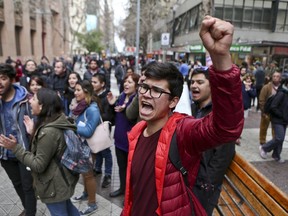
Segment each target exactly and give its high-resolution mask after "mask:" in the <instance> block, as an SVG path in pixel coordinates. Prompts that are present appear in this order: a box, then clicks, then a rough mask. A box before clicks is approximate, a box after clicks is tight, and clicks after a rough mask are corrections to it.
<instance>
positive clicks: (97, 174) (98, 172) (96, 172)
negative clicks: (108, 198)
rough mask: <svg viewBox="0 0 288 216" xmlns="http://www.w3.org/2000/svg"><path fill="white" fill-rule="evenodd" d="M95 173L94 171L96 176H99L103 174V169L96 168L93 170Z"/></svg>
mask: <svg viewBox="0 0 288 216" xmlns="http://www.w3.org/2000/svg"><path fill="white" fill-rule="evenodd" d="M93 173H94V176H99V175H101V174H102V172H101V171H96V170H93Z"/></svg>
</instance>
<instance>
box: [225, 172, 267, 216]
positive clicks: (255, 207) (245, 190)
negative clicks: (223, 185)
mask: <svg viewBox="0 0 288 216" xmlns="http://www.w3.org/2000/svg"><path fill="white" fill-rule="evenodd" d="M226 175H227V176H228V178H229V179H230V180H231V181H232V182H233V184H234V186H235V187H236V188H237V189H238V190H239V191H240V193H241V194H242V196H243V197H245V199H246V202H248V203H249V204H250V205H251V210H252V211H254V212H256V213H258V214H259V215H272V214H271V213H270V212H269V211H268V210H267V209H266V207H265V206H263V205H262V203H261V202H260V201H259V200H258V199H257V198H256V197H255V195H254V193H252V192H251V191H250V189H249V187H248V186H247V185H245V184H246V183H245V184H243V182H242V181H241V180H240V179H239V178H238V177H237V175H235V173H234V172H232V171H231V170H230V169H229V170H228V171H227V172H226ZM241 178H242V176H241ZM245 182H247V180H246V181H245Z"/></svg>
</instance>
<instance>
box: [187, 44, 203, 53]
mask: <svg viewBox="0 0 288 216" xmlns="http://www.w3.org/2000/svg"><path fill="white" fill-rule="evenodd" d="M189 49H190V52H191V53H205V47H204V46H203V45H191V46H190V47H189Z"/></svg>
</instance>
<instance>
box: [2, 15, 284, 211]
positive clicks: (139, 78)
mask: <svg viewBox="0 0 288 216" xmlns="http://www.w3.org/2000/svg"><path fill="white" fill-rule="evenodd" d="M199 34H200V37H201V40H202V42H203V45H204V46H205V48H206V49H207V50H208V51H209V53H210V55H211V59H212V62H213V63H214V64H213V65H212V66H211V67H205V66H202V65H201V64H200V62H195V64H194V65H193V66H191V65H190V66H189V65H188V64H187V60H186V59H181V60H180V61H179V65H175V64H172V63H162V62H158V61H152V62H150V63H148V62H147V64H146V63H144V62H141V64H142V63H143V65H142V67H141V75H138V73H135V72H134V70H133V62H132V63H131V61H130V64H127V59H126V58H125V57H124V56H123V57H120V58H119V61H117V60H115V59H105V60H99V59H96V58H93V57H86V58H85V64H86V67H87V71H85V73H84V74H83V76H80V74H79V73H78V72H76V71H74V64H75V62H77V61H81V63H82V60H81V59H80V60H79V59H78V58H77V57H76V58H73V59H66V60H65V59H63V58H55V59H53V63H52V64H50V63H49V59H48V58H47V57H45V56H43V57H42V58H41V62H40V64H39V65H37V63H36V62H35V61H34V60H32V59H29V60H27V61H26V62H25V63H24V65H21V61H20V60H19V61H18V60H17V61H15V62H14V61H13V60H12V59H11V58H10V57H9V58H8V59H7V60H6V63H1V64H0V97H1V100H0V108H1V113H0V118H1V127H0V133H1V135H0V146H1V148H0V150H1V152H0V161H1V165H2V167H3V168H4V170H5V171H6V173H7V175H8V177H9V178H10V180H11V181H12V184H13V186H14V188H15V190H16V192H17V194H18V196H19V197H20V199H21V202H22V205H23V208H24V210H23V212H22V213H21V215H22V216H23V215H26V216H27V215H29V216H30V215H31V216H35V214H36V210H37V207H36V205H37V201H36V200H37V199H36V197H39V198H40V200H41V201H42V202H43V203H45V204H46V205H47V208H48V209H49V211H50V213H51V215H52V216H57V215H59V216H60V215H61V216H65V215H67V216H68V215H72V216H74V215H75V216H76V215H77V216H78V215H90V214H92V213H93V212H95V211H96V210H97V209H98V206H97V202H96V191H97V188H96V179H95V176H97V175H102V173H104V175H103V181H102V184H101V187H102V188H108V187H109V186H110V185H111V183H112V181H111V179H112V167H113V163H114V161H113V159H112V153H111V149H110V148H107V149H105V150H102V151H100V152H98V153H96V154H92V155H91V156H92V158H93V167H91V169H90V170H89V171H88V172H86V173H81V177H82V178H83V183H84V187H83V192H82V193H81V194H78V195H76V196H74V197H72V196H73V194H74V189H75V185H76V183H77V181H78V179H79V175H75V174H73V173H71V172H70V171H69V170H67V169H65V172H64V174H63V172H62V171H61V169H60V168H59V166H58V164H57V161H56V160H55V158H56V156H59V154H61V152H63V149H65V139H64V134H63V128H69V129H71V130H74V131H75V132H76V133H77V134H78V135H79V136H80V137H81V138H82V139H83V142H85V143H86V140H85V138H89V137H91V136H92V134H93V132H94V131H95V129H96V127H97V126H98V124H99V123H100V116H101V118H102V119H103V121H110V122H111V123H112V125H114V126H115V132H114V144H115V154H116V159H117V160H116V161H117V165H118V168H119V179H120V185H119V188H118V189H117V190H115V191H111V192H110V194H109V195H110V197H118V196H121V195H124V200H123V211H122V213H121V215H123V216H128V215H137V216H138V215H140V216H141V215H212V212H213V210H214V208H215V206H216V205H217V202H218V198H219V195H220V192H221V185H222V181H223V178H224V174H225V171H226V169H227V167H228V166H229V165H230V162H231V160H232V159H233V156H234V154H235V144H239V143H240V142H239V138H241V132H242V129H243V124H244V119H245V118H247V117H248V116H249V110H250V109H251V107H252V106H255V107H256V111H258V110H259V112H260V111H261V123H260V134H259V143H260V147H259V151H260V155H261V157H262V158H267V153H268V152H270V151H273V154H272V157H273V158H274V159H275V160H276V161H277V162H279V163H282V162H284V160H283V158H281V151H282V145H283V141H284V138H285V132H286V126H287V124H288V114H287V112H286V110H287V108H288V100H287V97H288V77H287V76H286V77H285V76H283V75H282V73H281V72H280V71H279V70H278V69H277V67H276V63H275V62H272V63H271V65H270V66H269V67H267V68H266V69H264V68H263V67H262V63H261V62H259V61H257V62H255V63H254V65H253V66H254V69H253V70H251V68H248V65H247V64H245V63H243V64H242V65H240V66H237V65H234V64H232V60H231V56H230V53H229V48H230V46H231V43H232V38H233V26H232V25H231V24H230V23H228V22H225V21H222V20H219V19H216V18H213V17H210V16H206V17H205V18H204V20H203V22H202V26H201V29H200V33H199ZM130 60H131V59H130ZM128 62H129V60H128ZM134 64H135V63H134ZM112 68H113V70H114V71H115V79H116V81H117V87H118V90H119V95H113V94H112V92H111V83H110V80H111V70H112ZM184 82H187V83H188V85H189V87H190V94H191V99H192V101H191V110H192V115H193V116H187V115H184V114H180V113H178V112H173V111H174V109H175V107H176V105H177V104H178V102H179V100H180V97H181V94H182V91H183V84H184ZM276 93H277V98H276V99H275V100H274V101H273V103H272V106H271V107H272V108H271V113H269V114H267V113H264V112H263V108H264V104H265V102H266V101H267V99H268V97H269V96H271V95H273V94H276ZM255 98H256V100H255ZM255 101H257V104H256V102H255ZM270 121H271V123H272V128H273V133H274V135H273V139H272V140H270V141H268V142H267V140H266V134H267V129H268V126H269V123H270ZM174 136H175V137H176V142H177V148H178V151H179V156H180V158H181V161H182V163H183V166H184V167H185V169H186V170H187V173H188V174H187V176H188V181H187V182H185V180H184V177H183V176H182V175H181V173H180V172H179V170H177V167H175V166H173V163H172V162H171V160H170V153H169V148H170V144H171V143H172V142H173V141H172V137H174ZM224 143H225V144H224ZM171 145H172V144H171ZM103 164H104V169H102V167H103ZM67 179H68V182H67ZM184 182H185V183H184ZM79 201H87V207H86V208H85V209H79V210H78V209H77V208H76V207H75V206H74V204H73V202H79Z"/></svg>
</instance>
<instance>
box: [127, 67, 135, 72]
mask: <svg viewBox="0 0 288 216" xmlns="http://www.w3.org/2000/svg"><path fill="white" fill-rule="evenodd" d="M128 70H132V72H133V73H134V68H133V67H128V68H127V70H126V71H128Z"/></svg>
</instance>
